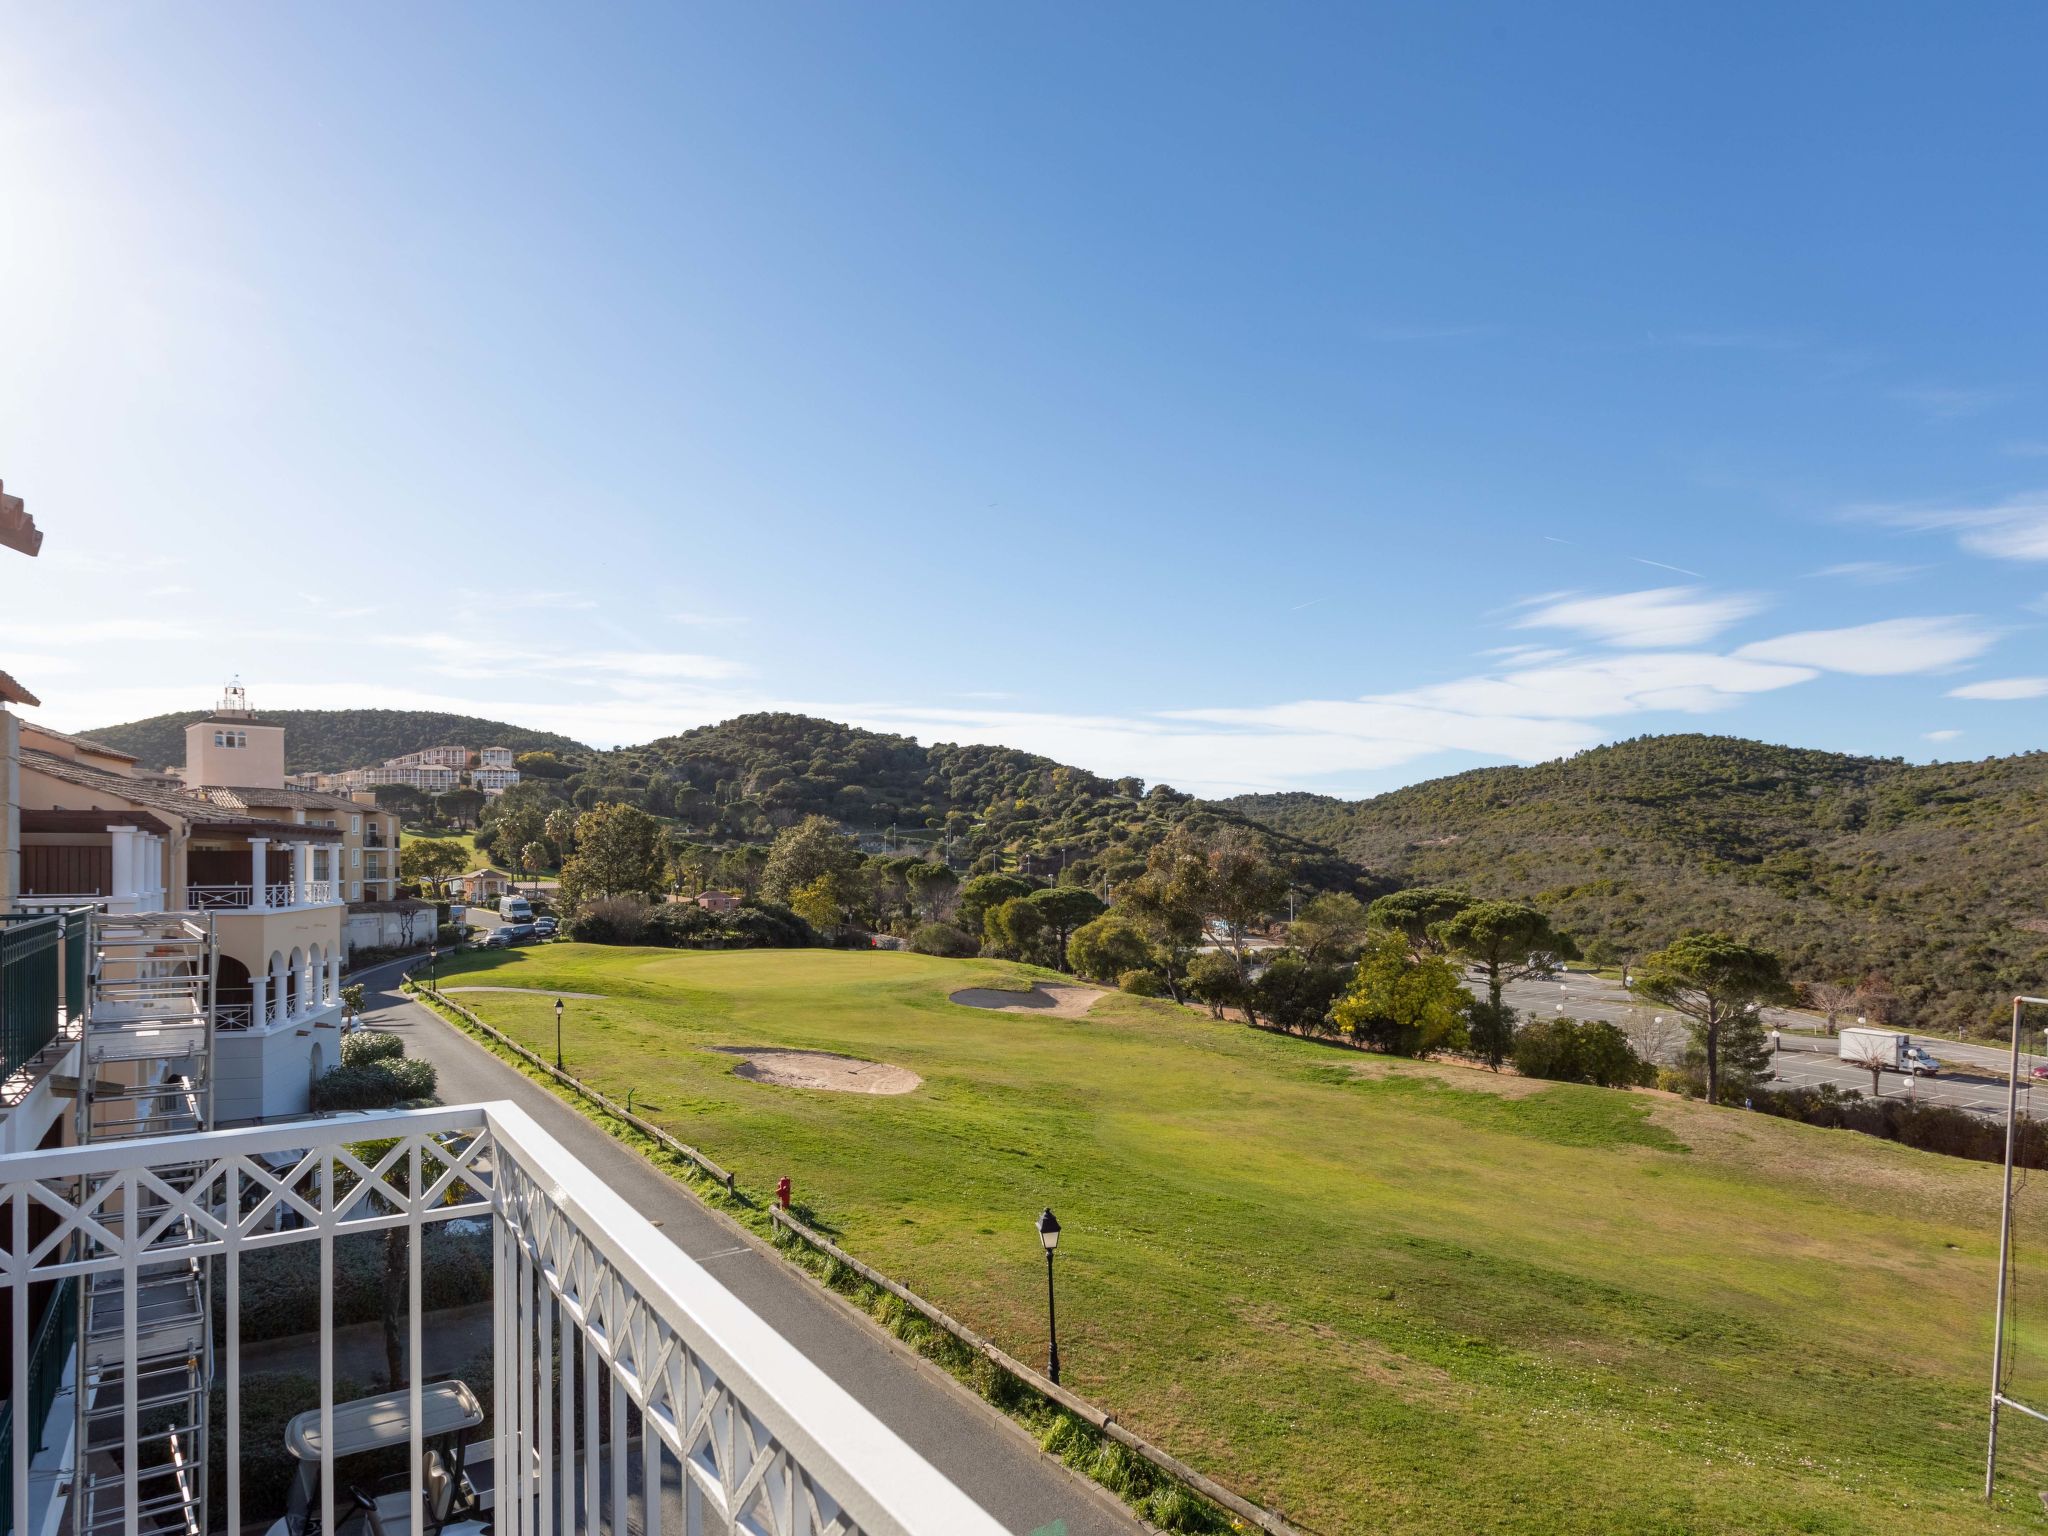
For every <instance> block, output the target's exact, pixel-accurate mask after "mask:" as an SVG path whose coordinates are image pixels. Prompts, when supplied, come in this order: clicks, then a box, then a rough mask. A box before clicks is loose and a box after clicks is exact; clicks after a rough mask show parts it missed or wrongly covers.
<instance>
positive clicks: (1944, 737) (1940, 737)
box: [1921, 731, 1963, 741]
mask: <svg viewBox="0 0 2048 1536" xmlns="http://www.w3.org/2000/svg"><path fill="white" fill-rule="evenodd" d="M1962 734H1963V733H1962V732H1961V731H1923V732H1922V733H1921V740H1923V741H1954V740H1955V739H1956V738H1957V737H1958V736H1960V735H1962Z"/></svg>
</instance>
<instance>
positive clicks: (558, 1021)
mask: <svg viewBox="0 0 2048 1536" xmlns="http://www.w3.org/2000/svg"><path fill="white" fill-rule="evenodd" d="M555 1070H556V1071H557V1072H559V1071H561V1070H562V1000H561V999H560V998H559V997H558V998H556V999H555Z"/></svg>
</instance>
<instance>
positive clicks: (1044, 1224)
mask: <svg viewBox="0 0 2048 1536" xmlns="http://www.w3.org/2000/svg"><path fill="white" fill-rule="evenodd" d="M1038 1240H1039V1241H1040V1242H1041V1243H1043V1244H1045V1337H1046V1355H1045V1374H1046V1375H1048V1376H1050V1377H1051V1378H1052V1384H1053V1385H1054V1386H1058V1385H1059V1383H1060V1323H1059V1314H1058V1312H1057V1311H1055V1310H1054V1307H1053V1300H1052V1251H1053V1249H1055V1248H1057V1247H1059V1245H1060V1221H1059V1218H1058V1217H1057V1216H1055V1215H1053V1213H1052V1207H1051V1206H1049V1205H1048V1206H1047V1207H1046V1208H1045V1209H1044V1210H1042V1211H1040V1212H1039V1213H1038Z"/></svg>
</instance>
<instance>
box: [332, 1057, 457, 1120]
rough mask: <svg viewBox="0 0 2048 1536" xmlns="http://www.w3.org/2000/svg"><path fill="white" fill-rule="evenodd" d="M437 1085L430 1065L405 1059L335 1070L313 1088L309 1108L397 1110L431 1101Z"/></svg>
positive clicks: (434, 1073) (430, 1063)
mask: <svg viewBox="0 0 2048 1536" xmlns="http://www.w3.org/2000/svg"><path fill="white" fill-rule="evenodd" d="M439 1082H440V1078H439V1075H438V1074H437V1073H436V1072H435V1071H434V1064H433V1063H432V1062H431V1061H419V1060H416V1059H414V1058H410V1057H405V1056H399V1057H393V1058H386V1059H384V1060H381V1061H371V1062H365V1063H364V1064H363V1065H361V1066H346V1065H344V1066H339V1067H335V1068H333V1069H332V1070H331V1071H329V1072H328V1073H327V1074H326V1075H325V1076H323V1077H322V1078H321V1079H320V1080H319V1081H318V1082H317V1083H315V1084H314V1085H313V1108H314V1109H316V1110H344V1109H397V1108H399V1107H400V1106H402V1105H406V1104H411V1103H414V1102H416V1101H419V1100H425V1099H431V1098H433V1096H434V1089H435V1088H436V1087H437V1086H438V1084H439Z"/></svg>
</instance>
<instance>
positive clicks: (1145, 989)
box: [1116, 971, 1167, 997]
mask: <svg viewBox="0 0 2048 1536" xmlns="http://www.w3.org/2000/svg"><path fill="white" fill-rule="evenodd" d="M1116 984H1117V987H1118V989H1119V990H1120V991H1124V992H1128V993H1130V994H1131V995H1132V996H1133V997H1165V996H1166V995H1167V990H1166V978H1165V977H1164V976H1162V975H1160V974H1159V973H1158V972H1157V971H1125V972H1124V973H1123V974H1122V975H1121V976H1119V977H1117V979H1116Z"/></svg>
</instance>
